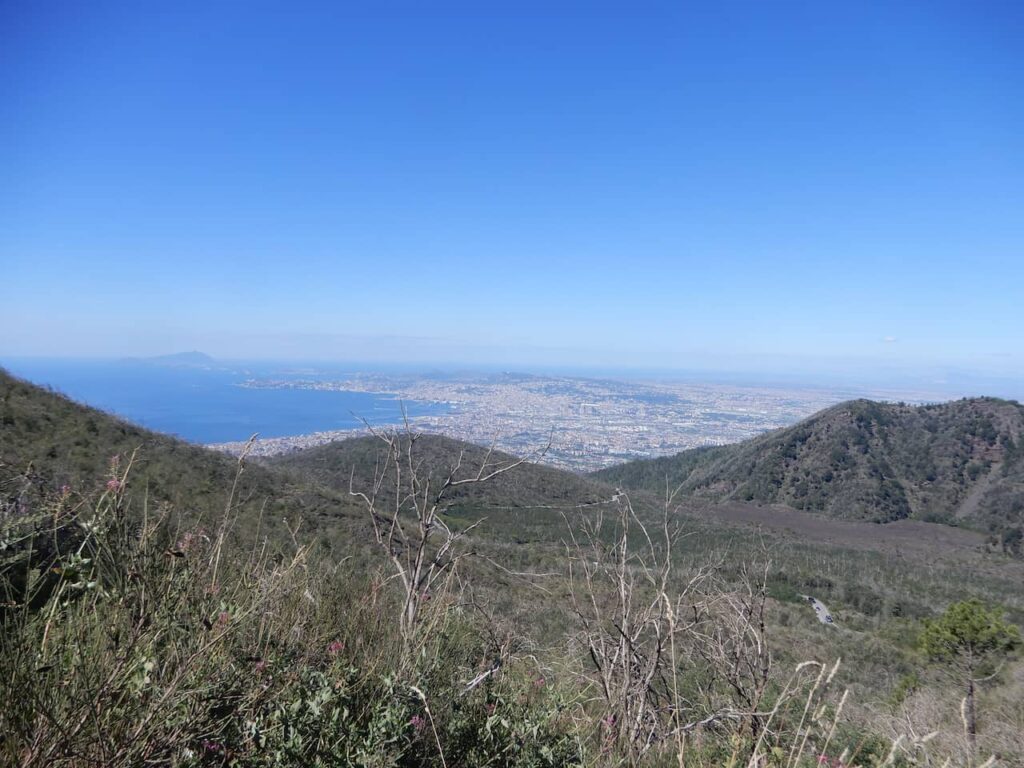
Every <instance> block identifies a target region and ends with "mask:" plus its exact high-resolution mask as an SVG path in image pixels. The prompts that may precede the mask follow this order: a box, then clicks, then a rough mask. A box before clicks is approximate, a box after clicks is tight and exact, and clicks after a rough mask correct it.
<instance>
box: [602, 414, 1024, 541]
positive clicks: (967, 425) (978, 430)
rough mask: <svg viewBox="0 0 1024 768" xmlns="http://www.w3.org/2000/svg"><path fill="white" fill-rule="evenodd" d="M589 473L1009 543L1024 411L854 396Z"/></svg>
mask: <svg viewBox="0 0 1024 768" xmlns="http://www.w3.org/2000/svg"><path fill="white" fill-rule="evenodd" d="M594 476H595V477H597V478H599V479H601V480H604V481H606V482H609V483H614V484H616V485H619V486H621V487H624V488H643V489H645V490H650V491H654V492H657V493H664V492H665V488H666V484H668V485H671V486H673V487H675V486H677V485H679V486H681V492H682V493H684V494H687V495H691V496H697V497H703V498H709V499H740V500H748V501H760V502H771V503H782V504H786V505H789V506H792V507H795V508H797V509H802V510H808V511H815V512H820V513H824V514H826V515H829V516H833V517H838V518H846V519H861V520H875V521H879V522H886V521H891V520H898V519H901V518H916V519H921V520H931V521H936V522H945V523H956V524H969V525H972V526H974V527H978V528H981V529H983V530H989V531H992V532H995V533H998V534H999V535H1001V536H1002V535H1006V536H1008V537H1009V543H1011V544H1012V542H1013V540H1014V538H1015V537H1017V536H1019V531H1020V528H1021V527H1022V525H1024V407H1022V406H1021V405H1020V404H1019V403H1017V402H1013V401H1007V400H998V399H995V398H975V399H965V400H959V401H955V402H949V403H943V404H939V405H923V406H916V407H914V406H908V405H903V404H888V403H877V402H872V401H868V400H854V401H850V402H846V403H842V404H840V405H837V406H834V407H832V408H829V409H827V410H824V411H822V412H820V413H818V414H816V415H814V416H812V417H810V418H808V419H806V420H804V421H802V422H800V423H799V424H796V425H795V426H793V427H789V428H787V429H782V430H778V431H774V432H769V433H767V434H765V435H762V436H760V437H757V438H754V439H751V440H748V441H746V442H743V443H738V444H736V445H729V446H723V447H716V448H707V449H697V450H692V451H684V452H683V453H680V454H677V455H675V456H671V457H665V458H660V459H653V460H641V461H634V462H629V463H627V464H623V465H620V466H617V467H611V468H609V469H606V470H602V471H600V472H597V473H595V475H594ZM1015 531H1016V532H1017V533H1015Z"/></svg>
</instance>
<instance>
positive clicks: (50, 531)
mask: <svg viewBox="0 0 1024 768" xmlns="http://www.w3.org/2000/svg"><path fill="white" fill-rule="evenodd" d="M399 447H400V448H402V446H399ZM401 455H402V454H401V452H399V456H401ZM383 466H384V468H383V470H382V473H381V479H382V480H384V481H386V482H390V481H392V480H397V484H396V485H394V486H393V488H394V489H396V490H395V491H394V492H392V493H390V494H388V493H382V495H381V496H380V498H379V499H377V501H378V502H380V507H379V509H377V510H371V512H373V513H374V514H377V515H378V518H379V519H378V520H377V523H378V524H380V522H381V521H382V520H383V521H385V522H386V521H387V520H389V519H391V520H397V521H398V522H399V523H400V524H401V525H402V526H403V527H404V528H403V529H404V530H406V531H407V533H408V538H407V539H406V540H405V543H404V544H403V546H404V547H405V549H406V551H409V552H411V551H415V550H416V549H417V547H419V549H420V550H422V552H423V553H424V554H425V557H426V558H427V561H428V562H433V563H436V564H440V566H443V567H439V569H438V571H437V573H438V576H437V577H436V578H433V579H432V580H431V581H429V584H428V588H426V589H420V588H419V585H416V584H414V588H415V589H414V591H413V592H411V593H410V591H409V590H408V589H404V588H403V587H402V585H401V582H402V579H401V578H400V576H401V573H400V571H396V569H395V567H394V565H393V564H389V563H388V561H387V558H385V557H378V558H376V559H367V558H366V557H365V556H361V557H359V562H360V563H364V562H369V563H371V565H370V566H369V567H360V568H359V569H358V571H357V570H356V569H354V568H353V567H352V565H353V562H355V561H349V560H346V559H345V558H340V559H339V558H337V557H336V556H335V557H330V556H328V554H325V553H324V552H323V551H322V548H319V547H313V546H311V545H310V543H308V542H305V541H304V540H303V537H302V535H301V532H300V531H298V530H295V531H294V533H293V535H291V536H290V537H288V538H290V541H283V542H278V543H273V542H272V541H269V540H267V539H263V540H262V541H261V542H260V543H258V544H257V545H255V546H252V547H246V548H241V547H239V546H238V545H237V544H236V543H233V542H235V541H236V539H237V540H251V539H252V536H251V532H249V534H250V535H246V536H244V537H234V536H233V530H232V528H233V526H234V525H236V518H237V516H238V510H239V503H240V502H239V501H238V500H237V498H236V497H235V496H234V494H230V493H229V495H228V501H227V503H226V504H225V506H224V508H223V509H220V510H210V511H209V513H208V514H207V515H206V516H205V518H203V519H200V520H199V521H198V522H196V521H195V519H194V516H190V517H188V518H183V517H179V516H177V515H175V513H174V510H173V509H171V508H169V507H167V506H163V507H161V511H160V512H155V511H153V510H149V509H147V508H146V507H145V506H144V505H141V504H139V503H138V502H131V501H130V499H133V498H134V499H137V498H138V497H137V496H135V497H133V496H131V495H130V494H129V489H130V488H131V484H132V482H133V478H132V471H131V469H132V460H131V458H130V457H127V456H126V457H123V458H122V459H120V460H117V461H114V462H112V463H111V465H110V469H109V471H108V473H107V475H105V476H103V477H99V478H97V479H96V484H95V487H94V488H92V489H91V490H88V491H81V492H73V491H71V490H70V489H67V488H64V489H60V490H57V491H54V492H53V493H50V494H48V495H44V496H42V497H39V496H38V494H36V495H34V496H33V502H32V505H31V507H30V508H29V507H25V506H19V498H21V497H20V495H19V488H18V486H17V483H18V479H17V478H11V479H9V480H8V487H6V488H5V489H4V490H5V496H6V498H7V499H9V500H10V501H9V502H8V504H7V507H6V509H5V511H4V516H3V520H2V528H0V535H2V538H3V543H4V546H3V554H2V557H3V559H2V560H0V577H2V581H0V585H2V588H3V590H4V594H3V595H2V599H3V608H2V611H3V613H2V634H0V701H3V703H4V704H3V707H2V709H0V761H2V763H3V764H6V765H19V766H51V765H71V766H85V765H125V766H127V765H175V766H199V765H204V766H212V765H217V766H221V765H223V766H249V765H251V766H285V765H322V766H442V767H443V768H448V767H449V766H569V765H579V766H618V765H649V766H670V765H671V766H686V765H689V766H693V767H694V768H698V767H702V766H779V767H780V768H781V767H782V766H786V767H787V768H788V767H793V768H796V767H797V766H812V765H831V766H883V765H889V766H912V765H922V766H924V765H943V764H948V765H974V766H978V765H995V764H998V765H1014V764H1020V763H1019V762H1018V761H1019V760H1020V754H1019V752H1015V751H1014V747H1013V745H1012V743H1011V742H1010V741H1007V740H1002V741H1000V740H996V741H994V742H993V741H992V740H988V741H986V739H985V738H984V734H983V737H982V739H981V740H980V742H979V748H978V751H976V752H971V751H966V749H965V741H964V739H962V738H960V734H958V733H957V732H956V725H957V724H956V723H953V728H952V732H950V733H937V732H927V733H922V732H914V730H913V728H912V727H907V726H908V725H910V724H911V723H912V721H911V720H910V719H907V720H906V721H902V720H901V717H900V716H897V715H896V711H897V709H896V708H895V707H896V706H897V704H899V703H902V702H898V703H894V708H893V709H892V710H891V711H889V712H887V713H885V715H884V716H883V717H881V718H879V719H876V720H874V721H870V720H865V719H864V718H863V717H852V718H851V717H850V716H849V713H850V712H851V711H853V710H855V709H856V706H857V702H856V701H854V700H853V694H851V692H850V690H848V689H846V688H845V687H844V679H845V678H844V669H843V666H842V665H841V664H840V662H839V661H838V659H836V658H806V659H802V660H798V659H795V658H786V657H787V654H786V653H785V652H782V651H780V652H778V653H776V652H775V651H774V650H773V649H772V648H771V644H772V643H773V642H776V641H775V639H774V637H773V635H772V634H771V632H772V631H774V630H770V629H769V628H770V627H772V626H773V625H774V623H775V620H774V619H773V617H772V616H771V613H772V612H773V611H774V610H775V603H774V601H773V600H772V599H771V598H770V597H769V595H768V592H769V590H770V584H771V582H772V581H773V580H775V579H777V574H775V573H773V572H772V566H771V564H770V561H769V560H768V559H767V558H766V557H762V555H764V554H765V553H759V552H756V551H754V550H752V551H753V554H752V556H751V558H750V559H751V562H750V563H747V564H742V565H741V566H740V567H738V568H737V567H736V564H735V563H733V564H732V565H731V566H730V568H731V570H732V575H731V576H730V577H729V578H728V579H726V578H723V577H722V576H721V573H722V572H723V571H724V570H729V569H723V568H722V567H721V563H714V562H707V563H703V564H690V563H688V564H687V565H686V566H685V567H683V566H679V565H677V564H676V562H675V559H674V558H673V547H674V546H675V545H676V538H675V535H674V533H673V531H672V530H671V528H670V526H669V525H668V518H666V519H665V520H664V521H663V523H664V525H663V526H662V527H659V525H658V524H657V521H652V520H646V521H644V520H642V519H641V518H640V517H639V516H637V515H636V514H635V513H633V511H632V508H631V506H630V505H629V503H628V500H623V501H622V502H621V503H620V504H619V505H618V506H617V507H616V508H615V509H614V510H613V511H611V512H609V513H608V514H604V513H590V512H588V513H586V514H584V515H581V516H580V518H579V519H573V520H569V519H568V518H567V519H566V522H567V524H568V526H569V527H568V531H569V533H568V535H567V542H566V543H567V546H566V548H565V556H564V560H563V563H562V565H563V571H564V572H563V573H562V574H561V575H559V576H558V577H557V578H558V581H557V584H558V585H559V586H558V587H557V588H549V589H547V590H546V593H545V594H546V595H547V597H542V596H541V593H540V592H538V593H536V596H535V598H534V599H544V600H546V601H551V600H555V601H562V602H564V617H565V622H564V633H563V634H564V636H563V642H561V643H560V644H558V645H557V646H555V647H553V648H541V647H537V646H536V645H534V644H532V643H530V642H529V641H528V640H526V639H525V638H527V637H528V635H529V632H528V631H527V628H524V627H522V626H517V625H516V623H515V622H510V621H508V620H506V619H504V618H503V617H502V616H500V615H495V614H494V613H493V612H492V610H490V609H489V602H488V600H487V599H486V590H484V591H483V592H481V591H480V590H477V589H474V585H473V581H474V578H475V577H474V574H475V573H476V571H474V568H475V566H474V565H473V563H472V558H471V557H470V555H471V553H470V552H469V551H465V552H460V553H458V554H456V553H455V552H454V549H453V550H451V551H446V549H445V548H446V546H448V545H449V543H450V542H451V538H450V537H444V536H441V537H440V538H438V537H437V535H436V532H437V530H438V528H437V527H432V526H440V527H442V528H443V527H444V526H443V525H441V523H440V522H436V521H442V520H443V517H442V516H441V515H440V513H439V514H438V516H437V518H436V521H435V522H431V520H430V518H429V515H427V516H426V517H425V516H424V515H425V511H424V510H423V509H421V508H419V507H418V506H417V505H416V504H415V499H416V498H417V497H415V491H414V494H413V500H412V503H408V504H407V503H406V502H409V497H408V496H406V497H402V496H401V494H400V493H398V491H400V490H401V488H402V487H403V486H402V485H401V483H402V482H403V481H402V480H398V479H397V477H395V476H394V475H393V474H389V471H388V466H387V465H386V464H385V465H383ZM396 466H397V465H396ZM393 469H394V468H392V470H393ZM240 472H241V465H240ZM477 476H479V475H477ZM386 482H385V485H386ZM236 485H237V483H236ZM409 487H410V488H414V485H413V486H409ZM424 498H426V496H425V497H424ZM432 498H435V497H432ZM403 499H404V500H403ZM442 499H443V495H442ZM396 502H397V503H396ZM385 509H391V510H394V511H393V512H392V513H390V514H391V515H392V516H391V517H390V518H389V517H388V514H389V513H387V512H385V511H384V510H385ZM441 511H443V507H442V510H441ZM200 517H202V516H200ZM185 519H188V520H189V521H190V522H188V523H183V522H180V521H181V520H185ZM425 521H426V527H424V522H425ZM417 531H419V534H417ZM461 533H462V532H459V533H458V534H457V535H456V537H455V544H456V545H458V546H462V545H463V541H464V540H463V538H462V536H461ZM257 538H258V537H257ZM390 545H391V546H395V542H394V541H391V542H390ZM453 546H454V545H453ZM463 554H465V555H466V558H465V559H463V557H462V555H463ZM399 562H406V561H404V560H401V559H400V560H399ZM422 583H423V584H427V582H422ZM410 600H412V601H413V602H415V604H416V610H415V615H414V617H413V618H410V614H409V604H410ZM782 658H785V659H786V661H785V662H780V661H778V659H782ZM996 672H997V673H998V670H996ZM921 687H923V684H922V683H920V682H917V683H915V682H914V681H913V680H908V681H907V683H906V690H905V691H903V693H902V698H903V700H906V699H909V698H910V697H911V696H912V695H913V693H914V690H915V688H921ZM931 694H932V695H934V690H933V691H931ZM993 746H994V747H995V749H996V750H997V751H999V754H998V756H996V755H993V756H992V757H991V758H990V757H989V755H988V754H987V753H986V752H985V750H986V749H989V748H991V747H993ZM944 761H948V762H944Z"/></svg>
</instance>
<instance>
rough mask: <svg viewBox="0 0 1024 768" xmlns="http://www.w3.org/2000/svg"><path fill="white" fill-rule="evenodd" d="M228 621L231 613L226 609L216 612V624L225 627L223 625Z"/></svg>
mask: <svg viewBox="0 0 1024 768" xmlns="http://www.w3.org/2000/svg"><path fill="white" fill-rule="evenodd" d="M229 621H231V614H230V613H228V612H227V611H221V612H220V613H218V614H217V624H218V626H221V627H225V626H227V624H228V622H229Z"/></svg>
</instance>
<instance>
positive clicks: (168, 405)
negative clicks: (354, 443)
mask: <svg viewBox="0 0 1024 768" xmlns="http://www.w3.org/2000/svg"><path fill="white" fill-rule="evenodd" d="M0 364H2V365H3V367H4V368H6V369H7V370H8V371H9V372H10V373H12V374H14V375H15V376H19V377H21V378H24V379H27V380H28V381H31V382H33V383H35V384H41V385H44V386H48V387H51V388H53V389H54V390H56V391H58V392H61V393H62V394H65V395H67V396H69V397H71V398H73V399H75V400H77V401H79V402H81V403H85V404H87V405H91V406H94V407H96V408H100V409H102V410H104V411H107V412H109V413H114V414H116V415H118V416H121V417H122V418H125V419H127V420H129V421H132V422H134V423H136V424H139V425H141V426H143V427H147V428H149V429H153V430H157V431H159V432H166V433H168V434H172V435H177V436H178V437H181V438H184V439H185V440H190V441H192V442H196V443H218V442H228V441H233V440H246V439H248V438H249V437H250V436H251V435H253V434H255V433H258V434H259V435H260V437H282V436H286V435H299V434H307V433H310V432H320V431H324V430H333V429H352V428H359V427H362V426H363V421H362V420H363V419H365V420H366V421H368V422H370V423H371V424H385V423H393V422H397V421H398V420H399V419H400V416H401V411H400V408H401V404H400V403H399V401H398V400H397V399H396V398H394V397H391V396H385V395H376V394H368V393H364V392H323V391H317V390H308V389H250V388H245V387H241V386H239V385H240V384H241V383H242V382H244V381H245V380H246V379H250V378H257V377H262V376H269V377H271V378H275V379H286V378H289V376H290V377H291V378H304V379H308V378H314V377H313V376H310V375H309V374H308V372H306V373H303V374H302V375H298V374H291V375H290V374H287V373H282V372H280V371H274V370H272V369H269V368H268V369H266V370H261V371H254V370H253V369H252V368H237V369H233V368H217V369H194V368H173V367H165V366H158V365H152V364H148V363H145V362H131V361H117V362H114V361H103V362H96V361H78V360H73V361H72V360H38V359H32V360H26V359H14V360H3V361H0ZM405 408H406V411H407V412H408V413H409V415H410V416H418V415H430V414H438V413H444V412H445V411H446V406H444V405H442V404H438V403H420V402H409V401H407V402H405Z"/></svg>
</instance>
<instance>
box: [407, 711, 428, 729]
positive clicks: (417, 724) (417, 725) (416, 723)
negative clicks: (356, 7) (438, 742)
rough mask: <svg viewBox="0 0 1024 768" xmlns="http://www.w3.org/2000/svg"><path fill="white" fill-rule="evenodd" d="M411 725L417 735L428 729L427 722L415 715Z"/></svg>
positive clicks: (410, 722)
mask: <svg viewBox="0 0 1024 768" xmlns="http://www.w3.org/2000/svg"><path fill="white" fill-rule="evenodd" d="M409 725H411V726H412V729H413V730H414V731H416V733H422V731H423V729H424V728H426V727H427V721H426V719H425V718H423V717H421V716H420V715H413V716H412V719H411V720H410V721H409Z"/></svg>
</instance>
